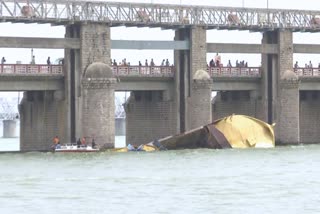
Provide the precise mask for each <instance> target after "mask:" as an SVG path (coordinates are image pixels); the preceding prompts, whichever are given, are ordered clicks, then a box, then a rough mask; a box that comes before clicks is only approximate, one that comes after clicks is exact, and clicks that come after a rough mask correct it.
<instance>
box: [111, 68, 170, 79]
mask: <svg viewBox="0 0 320 214" xmlns="http://www.w3.org/2000/svg"><path fill="white" fill-rule="evenodd" d="M112 70H113V74H114V75H115V76H117V77H119V76H140V77H143V76H147V77H174V73H175V72H174V71H175V69H174V67H173V66H112Z"/></svg>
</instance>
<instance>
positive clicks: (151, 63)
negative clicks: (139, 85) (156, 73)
mask: <svg viewBox="0 0 320 214" xmlns="http://www.w3.org/2000/svg"><path fill="white" fill-rule="evenodd" d="M150 66H152V67H153V66H155V64H154V61H153V59H151V62H150Z"/></svg>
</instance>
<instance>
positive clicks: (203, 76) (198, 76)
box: [193, 70, 210, 80]
mask: <svg viewBox="0 0 320 214" xmlns="http://www.w3.org/2000/svg"><path fill="white" fill-rule="evenodd" d="M193 79H194V80H209V79H210V75H209V74H208V72H206V71H205V70H197V71H196V73H195V74H194V76H193Z"/></svg>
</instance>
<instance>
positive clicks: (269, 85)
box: [257, 31, 278, 124]
mask: <svg viewBox="0 0 320 214" xmlns="http://www.w3.org/2000/svg"><path fill="white" fill-rule="evenodd" d="M262 35H263V37H262V44H278V35H277V32H276V31H268V32H264V33H263V34H262ZM277 66H278V55H277V54H262V55H261V68H262V79H261V100H260V102H258V105H259V107H258V109H259V112H258V113H257V117H258V118H259V119H261V120H263V121H265V122H268V123H270V124H272V123H273V122H274V121H275V108H276V107H275V104H276V93H275V92H276V91H277V90H276V87H277V84H276V82H277V71H278V68H277Z"/></svg>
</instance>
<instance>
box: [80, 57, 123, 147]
mask: <svg viewBox="0 0 320 214" xmlns="http://www.w3.org/2000/svg"><path fill="white" fill-rule="evenodd" d="M116 82H117V81H116V79H115V78H113V75H112V69H111V67H110V66H108V65H106V64H104V63H93V64H91V65H90V66H89V67H88V68H87V70H86V75H85V77H84V78H83V80H82V87H83V94H82V101H83V103H82V117H81V118H82V120H81V124H82V130H81V133H82V135H81V136H78V137H85V138H86V142H88V143H90V142H91V141H92V139H93V138H94V139H95V142H96V143H97V144H98V145H99V147H100V148H114V139H115V128H114V127H115V125H114V123H115V122H114V121H115V118H114V112H115V103H114V88H115V84H116Z"/></svg>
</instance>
